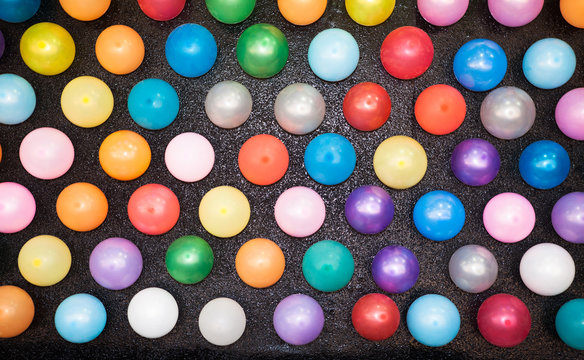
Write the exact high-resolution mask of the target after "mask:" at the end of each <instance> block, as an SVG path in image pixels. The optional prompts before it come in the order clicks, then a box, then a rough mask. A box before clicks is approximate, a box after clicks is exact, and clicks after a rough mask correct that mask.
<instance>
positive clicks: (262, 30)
mask: <svg viewBox="0 0 584 360" xmlns="http://www.w3.org/2000/svg"><path fill="white" fill-rule="evenodd" d="M235 51H236V54H237V61H238V62H239V65H240V66H241V68H242V69H243V71H245V72H246V73H248V74H249V75H251V76H253V77H256V78H260V79H265V78H269V77H272V76H274V75H276V74H277V73H279V72H280V71H282V69H283V68H284V66H285V65H286V62H287V61H288V51H289V50H288V40H286V36H284V33H282V32H281V31H280V29H278V28H277V27H275V26H274V25H270V24H255V25H252V26H250V27H248V28H247V29H245V31H244V32H243V33H242V34H241V36H240V37H239V40H237V46H236V49H235Z"/></svg>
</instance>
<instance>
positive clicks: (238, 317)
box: [199, 297, 245, 346]
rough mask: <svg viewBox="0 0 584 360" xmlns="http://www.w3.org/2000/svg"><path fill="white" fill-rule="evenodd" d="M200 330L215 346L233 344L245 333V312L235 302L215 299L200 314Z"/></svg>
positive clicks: (226, 299) (227, 299)
mask: <svg viewBox="0 0 584 360" xmlns="http://www.w3.org/2000/svg"><path fill="white" fill-rule="evenodd" d="M199 330H200V331H201V334H203V337H204V338H205V339H206V340H207V341H208V342H210V343H211V344H213V345H219V346H226V345H230V344H233V343H234V342H236V341H237V340H239V338H240V337H241V335H243V332H244V331H245V312H244V311H243V308H242V307H241V305H239V304H238V303H237V302H235V301H234V300H231V299H229V298H224V297H222V298H216V299H213V300H211V301H209V302H208V303H207V304H206V305H205V306H204V307H203V309H202V310H201V313H200V314H199Z"/></svg>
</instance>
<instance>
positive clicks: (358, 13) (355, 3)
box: [345, 0, 395, 26]
mask: <svg viewBox="0 0 584 360" xmlns="http://www.w3.org/2000/svg"><path fill="white" fill-rule="evenodd" d="M345 7H346V8H347V12H348V13H349V16H350V17H351V19H353V21H355V22H356V23H357V24H361V25H365V26H375V25H379V24H381V23H382V22H384V21H385V20H387V18H388V17H389V15H391V13H392V12H393V8H394V7H395V0H345Z"/></svg>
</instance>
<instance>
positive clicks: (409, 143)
mask: <svg viewBox="0 0 584 360" xmlns="http://www.w3.org/2000/svg"><path fill="white" fill-rule="evenodd" d="M427 167H428V158H427V157H426V151H424V148H423V147H422V145H420V143H418V142H417V141H416V140H414V139H412V138H411V137H408V136H403V135H398V136H392V137H389V138H387V139H385V140H384V141H383V142H382V143H381V144H379V146H378V147H377V149H376V150H375V154H374V155H373V168H374V170H375V175H377V177H378V178H379V180H381V182H382V183H384V184H385V185H386V186H389V187H390V188H393V189H407V188H410V187H412V186H414V185H416V184H417V183H419V182H420V181H421V180H422V178H423V177H424V174H425V173H426V168H427Z"/></svg>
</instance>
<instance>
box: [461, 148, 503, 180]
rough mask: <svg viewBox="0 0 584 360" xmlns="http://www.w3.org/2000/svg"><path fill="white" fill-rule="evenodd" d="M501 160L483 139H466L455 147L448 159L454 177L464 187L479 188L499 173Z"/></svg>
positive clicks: (496, 152) (495, 150) (494, 149)
mask: <svg viewBox="0 0 584 360" xmlns="http://www.w3.org/2000/svg"><path fill="white" fill-rule="evenodd" d="M500 166H501V159H500V157H499V152H498V151H497V149H496V148H495V147H494V146H493V145H492V144H491V143H490V142H488V141H486V140H483V139H466V140H464V141H463V142H461V143H460V144H458V145H456V147H455V148H454V151H453V152H452V156H451V158H450V167H451V168H452V172H453V173H454V176H456V178H457V179H458V180H460V181H462V182H463V183H465V184H466V185H470V186H481V185H486V184H488V183H490V182H491V181H493V179H494V178H495V177H496V176H497V174H498V173H499V168H500Z"/></svg>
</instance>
